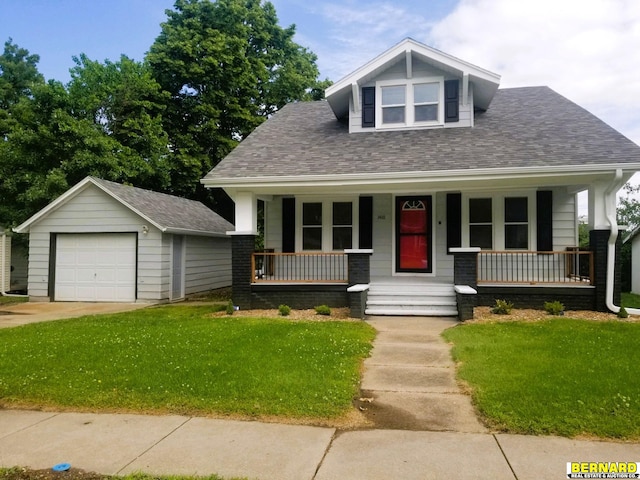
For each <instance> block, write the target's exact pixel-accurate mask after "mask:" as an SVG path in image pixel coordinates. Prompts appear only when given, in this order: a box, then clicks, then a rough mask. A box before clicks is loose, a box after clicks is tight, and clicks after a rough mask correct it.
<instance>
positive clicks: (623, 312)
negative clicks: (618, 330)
mask: <svg viewBox="0 0 640 480" xmlns="http://www.w3.org/2000/svg"><path fill="white" fill-rule="evenodd" d="M618 318H629V313H628V312H627V309H626V308H624V307H623V306H622V305H620V310H619V311H618Z"/></svg>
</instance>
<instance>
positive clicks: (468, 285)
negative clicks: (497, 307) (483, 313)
mask: <svg viewBox="0 0 640 480" xmlns="http://www.w3.org/2000/svg"><path fill="white" fill-rule="evenodd" d="M449 251H450V252H451V253H452V254H453V283H454V284H455V287H454V288H455V291H456V303H457V306H458V320H460V321H461V322H464V321H465V320H471V319H472V318H473V309H474V307H476V306H478V290H477V289H478V253H480V248H479V247H469V248H459V247H456V248H450V249H449Z"/></svg>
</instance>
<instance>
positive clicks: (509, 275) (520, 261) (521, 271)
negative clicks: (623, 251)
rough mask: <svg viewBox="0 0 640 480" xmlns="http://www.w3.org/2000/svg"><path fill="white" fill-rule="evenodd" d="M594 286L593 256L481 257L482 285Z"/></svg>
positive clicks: (575, 250)
mask: <svg viewBox="0 0 640 480" xmlns="http://www.w3.org/2000/svg"><path fill="white" fill-rule="evenodd" d="M487 283H504V284H529V285H535V284H538V283H544V284H571V285H576V284H579V285H591V284H592V283H593V252H591V251H581V250H579V249H578V248H577V247H575V248H570V249H567V251H565V252H530V251H527V252H518V251H506V252H489V251H483V252H480V253H479V254H478V284H487Z"/></svg>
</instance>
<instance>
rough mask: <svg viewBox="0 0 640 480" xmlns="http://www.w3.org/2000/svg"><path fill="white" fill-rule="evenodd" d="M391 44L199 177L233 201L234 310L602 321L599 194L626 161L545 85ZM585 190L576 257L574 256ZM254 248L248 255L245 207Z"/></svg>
mask: <svg viewBox="0 0 640 480" xmlns="http://www.w3.org/2000/svg"><path fill="white" fill-rule="evenodd" d="M499 84H500V76H499V75H496V74H495V73H492V72H489V71H487V70H485V69H483V68H480V67H477V66H475V65H472V64H470V63H468V62H466V61H464V60H460V59H458V58H455V57H453V56H451V55H448V54H446V53H443V52H441V51H438V50H435V49H433V48H430V47H428V46H426V45H424V44H421V43H419V42H416V41H414V40H412V39H406V40H404V41H402V42H400V43H399V44H397V45H395V46H394V47H392V48H390V49H389V50H387V51H386V52H384V53H382V54H381V55H379V56H378V57H376V58H374V59H373V60H371V61H370V62H368V63H366V64H365V65H363V66H362V67H360V68H358V69H357V70H355V71H354V72H353V73H351V74H349V75H347V76H346V77H344V78H343V79H341V80H340V81H338V82H336V83H335V84H333V85H332V86H330V87H329V88H328V89H327V90H326V95H325V96H326V101H319V102H300V103H292V104H289V105H286V106H285V107H284V108H282V109H281V110H280V111H279V112H278V113H276V114H275V115H274V116H273V117H272V118H270V119H269V120H267V121H266V122H265V123H263V124H262V125H261V126H259V127H258V128H257V129H256V130H255V131H254V132H253V133H252V134H251V135H249V136H248V137H247V138H246V139H244V140H243V141H242V142H241V143H240V144H239V145H238V147H237V148H236V149H235V150H233V151H232V152H231V153H230V154H229V155H228V156H227V157H226V158H225V159H224V160H223V161H222V162H220V163H219V164H218V165H217V166H216V167H215V168H214V169H213V170H212V171H211V172H209V174H208V175H207V176H206V177H205V178H204V179H203V180H202V182H203V183H204V185H205V186H207V187H222V188H224V190H225V191H226V192H227V193H228V194H229V195H230V196H231V197H232V198H233V200H234V201H235V209H236V228H235V231H234V232H231V235H232V238H233V299H234V302H235V303H236V304H238V305H239V306H240V307H241V308H251V307H254V308H255V307H274V306H277V305H278V304H281V303H286V304H289V305H290V306H295V307H307V308H308V307H311V306H313V305H319V304H329V305H347V304H349V305H350V306H351V308H352V312H353V314H354V315H363V314H364V313H366V314H389V315H407V314H409V315H410V314H415V315H459V317H460V318H468V317H469V316H470V315H471V314H472V308H471V307H472V306H473V305H476V304H480V305H483V304H485V305H492V304H494V302H495V299H507V300H511V301H513V302H514V303H515V304H516V306H531V307H538V308H542V305H543V303H544V302H545V301H551V300H560V301H562V302H563V303H564V304H565V306H566V307H567V308H578V307H579V308H591V309H598V310H606V309H615V308H617V307H616V305H618V304H619V286H618V283H616V282H615V278H616V277H615V271H614V270H615V269H614V266H615V251H616V250H615V249H616V245H618V246H619V241H618V240H619V239H618V236H617V225H616V223H615V194H616V192H617V191H618V189H620V187H621V186H622V185H623V184H624V183H625V182H626V181H627V180H628V179H629V178H630V177H631V176H632V175H633V173H634V172H636V171H637V170H639V169H640V147H638V146H637V145H636V144H634V143H633V142H631V141H630V140H628V139H627V138H625V137H624V136H623V135H621V134H620V133H618V132H617V131H615V130H614V129H612V128H611V127H609V126H608V125H606V124H605V123H603V122H602V121H600V120H599V119H598V118H596V117H595V116H593V115H592V114H590V113H589V112H587V111H586V110H584V109H583V108H581V107H579V106H578V105H576V104H574V103H573V102H571V101H569V100H568V99H566V98H565V97H563V96H561V95H559V94H557V93H556V92H554V91H553V90H551V89H549V88H547V87H530V88H509V89H498V87H499ZM583 190H588V192H589V223H590V230H591V234H590V235H591V250H590V251H581V250H580V249H578V248H577V247H576V245H577V244H578V238H577V217H578V215H577V201H576V195H577V193H578V192H580V191H583ZM258 200H261V201H264V245H265V250H264V251H261V252H254V237H255V235H256V233H257V217H258V215H257V211H258V207H257V201H258Z"/></svg>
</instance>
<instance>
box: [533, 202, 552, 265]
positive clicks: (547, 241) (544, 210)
mask: <svg viewBox="0 0 640 480" xmlns="http://www.w3.org/2000/svg"><path fill="white" fill-rule="evenodd" d="M536 212H537V213H536V217H537V218H536V225H537V248H538V251H540V252H551V251H553V213H552V212H553V192H552V191H551V190H540V191H538V192H536Z"/></svg>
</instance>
